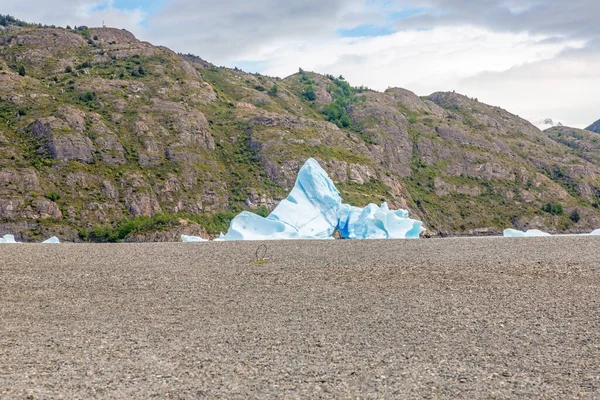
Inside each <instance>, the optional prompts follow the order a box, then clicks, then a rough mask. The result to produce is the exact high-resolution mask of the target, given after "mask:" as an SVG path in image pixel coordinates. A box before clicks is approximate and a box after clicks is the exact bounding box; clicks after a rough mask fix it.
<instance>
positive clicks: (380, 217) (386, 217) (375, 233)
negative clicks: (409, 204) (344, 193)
mask: <svg viewBox="0 0 600 400" xmlns="http://www.w3.org/2000/svg"><path fill="white" fill-rule="evenodd" d="M339 221H340V222H339V229H340V233H341V235H342V237H344V238H347V239H404V238H406V239H416V238H418V237H419V235H420V234H421V232H422V231H423V230H424V229H423V226H422V223H421V221H416V220H414V219H410V218H408V211H406V210H402V209H400V210H396V211H392V210H390V209H389V208H388V205H387V203H383V204H382V205H381V207H377V206H376V205H375V204H369V205H368V206H366V207H365V208H359V207H354V206H351V205H348V204H343V205H342V208H341V210H340V220H339Z"/></svg>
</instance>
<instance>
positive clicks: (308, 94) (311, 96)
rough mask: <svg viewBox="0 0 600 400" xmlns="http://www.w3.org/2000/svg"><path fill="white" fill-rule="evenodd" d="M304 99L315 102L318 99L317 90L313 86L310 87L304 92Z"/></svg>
mask: <svg viewBox="0 0 600 400" xmlns="http://www.w3.org/2000/svg"><path fill="white" fill-rule="evenodd" d="M302 97H303V98H304V99H306V100H308V101H315V100H316V99H317V94H316V93H315V88H314V87H313V85H312V84H310V85H308V86H307V87H306V89H304V91H303V92H302Z"/></svg>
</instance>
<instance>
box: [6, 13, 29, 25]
mask: <svg viewBox="0 0 600 400" xmlns="http://www.w3.org/2000/svg"><path fill="white" fill-rule="evenodd" d="M0 25H2V26H9V25H16V26H24V27H26V26H35V25H33V24H30V23H28V22H25V21H21V20H20V19H17V18H15V17H13V16H12V15H8V14H6V15H4V14H0Z"/></svg>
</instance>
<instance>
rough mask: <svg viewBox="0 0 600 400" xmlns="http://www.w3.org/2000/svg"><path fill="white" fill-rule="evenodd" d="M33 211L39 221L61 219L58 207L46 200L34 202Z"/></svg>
mask: <svg viewBox="0 0 600 400" xmlns="http://www.w3.org/2000/svg"><path fill="white" fill-rule="evenodd" d="M35 211H36V214H37V215H38V218H40V219H49V218H53V219H60V218H62V212H61V211H60V208H58V205H57V204H56V203H55V202H53V201H50V200H48V199H38V200H36V202H35Z"/></svg>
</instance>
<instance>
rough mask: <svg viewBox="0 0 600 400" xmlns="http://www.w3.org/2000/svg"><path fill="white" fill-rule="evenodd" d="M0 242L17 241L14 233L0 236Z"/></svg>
mask: <svg viewBox="0 0 600 400" xmlns="http://www.w3.org/2000/svg"><path fill="white" fill-rule="evenodd" d="M0 243H17V242H16V241H15V237H14V235H4V236H3V237H1V238H0Z"/></svg>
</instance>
